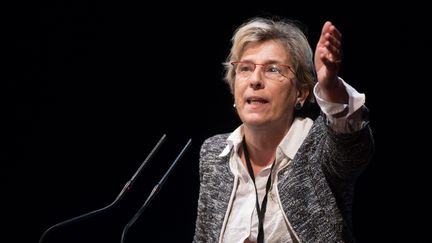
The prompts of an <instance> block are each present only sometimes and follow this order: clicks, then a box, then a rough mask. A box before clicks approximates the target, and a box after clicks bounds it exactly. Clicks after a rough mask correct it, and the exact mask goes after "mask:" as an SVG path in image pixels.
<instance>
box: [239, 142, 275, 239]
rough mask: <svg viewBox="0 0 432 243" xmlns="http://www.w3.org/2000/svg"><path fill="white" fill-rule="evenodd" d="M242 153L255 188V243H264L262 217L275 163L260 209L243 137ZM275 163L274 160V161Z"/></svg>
mask: <svg viewBox="0 0 432 243" xmlns="http://www.w3.org/2000/svg"><path fill="white" fill-rule="evenodd" d="M243 152H244V156H245V160H246V165H247V168H248V171H249V175H250V177H251V178H252V181H253V183H254V186H255V196H256V204H255V206H256V210H257V214H258V236H257V243H263V242H264V215H265V212H266V209H267V194H268V192H269V190H270V186H271V175H272V171H273V166H274V164H275V162H274V161H273V163H272V166H271V169H270V174H269V176H268V179H267V184H266V193H265V195H264V198H263V201H262V204H261V208H260V206H259V200H258V191H257V187H256V184H255V176H254V172H253V169H252V164H251V162H250V157H249V151H248V150H247V146H246V138H245V137H243ZM275 161H276V159H275Z"/></svg>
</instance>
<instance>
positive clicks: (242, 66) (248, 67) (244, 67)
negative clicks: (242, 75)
mask: <svg viewBox="0 0 432 243" xmlns="http://www.w3.org/2000/svg"><path fill="white" fill-rule="evenodd" d="M253 70H254V65H253V64H250V63H239V64H238V66H237V71H238V72H253Z"/></svg>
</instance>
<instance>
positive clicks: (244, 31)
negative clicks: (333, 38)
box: [224, 18, 316, 102]
mask: <svg viewBox="0 0 432 243" xmlns="http://www.w3.org/2000/svg"><path fill="white" fill-rule="evenodd" d="M267 40H277V41H278V42H279V43H281V44H282V45H283V46H284V47H285V49H286V50H287V52H288V53H289V54H290V55H291V61H292V68H293V69H294V73H295V74H296V79H295V80H296V84H297V86H298V87H299V88H300V89H303V88H305V89H308V90H309V91H310V92H309V97H308V101H310V102H314V98H313V95H312V94H313V92H312V89H313V86H314V85H315V83H316V71H315V66H314V63H313V52H312V48H311V47H310V45H309V42H308V40H307V38H306V36H305V34H304V32H303V31H302V29H301V28H300V26H299V23H298V22H295V21H293V20H288V19H281V20H273V19H268V18H253V19H251V20H249V21H247V22H246V23H244V24H243V25H241V26H240V27H239V28H238V29H237V30H236V31H235V32H234V35H233V37H232V39H231V42H232V47H231V52H230V54H229V55H228V57H227V59H226V61H225V63H224V67H225V81H226V82H227V83H228V85H229V87H230V89H231V93H234V82H235V70H234V68H233V66H232V65H231V62H233V61H238V60H240V58H241V56H242V54H243V52H244V49H245V47H246V45H247V44H249V43H254V42H258V43H259V42H264V41H267Z"/></svg>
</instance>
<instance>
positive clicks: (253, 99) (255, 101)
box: [246, 97, 269, 105]
mask: <svg viewBox="0 0 432 243" xmlns="http://www.w3.org/2000/svg"><path fill="white" fill-rule="evenodd" d="M246 102H247V103H248V104H249V105H255V104H256V105H262V104H267V103H269V101H268V100H266V99H264V98H261V97H249V98H247V99H246Z"/></svg>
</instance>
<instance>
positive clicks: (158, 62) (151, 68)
mask: <svg viewBox="0 0 432 243" xmlns="http://www.w3.org/2000/svg"><path fill="white" fill-rule="evenodd" d="M152 5H153V6H152ZM333 8H338V9H333ZM423 9H424V8H422V7H421V6H420V7H419V6H414V4H413V5H412V7H409V6H407V5H405V4H404V5H402V4H401V5H398V6H396V5H392V6H387V7H383V8H378V7H377V6H375V5H374V4H372V3H369V4H366V3H362V4H359V3H355V2H354V3H351V4H349V6H348V5H337V4H334V3H329V2H326V3H325V4H324V3H323V4H318V5H313V4H312V3H305V4H294V3H291V2H282V3H281V2H273V3H264V2H261V4H252V2H244V3H242V4H241V5H240V6H236V7H235V8H234V7H233V6H232V5H224V4H222V3H217V4H211V3H200V4H186V3H182V4H178V5H175V4H171V3H168V2H160V3H153V4H149V3H148V4H144V3H141V4H138V3H123V2H121V3H120V2H117V3H106V2H90V1H88V2H86V1H69V2H66V1H64V2H62V1H52V2H44V3H31V4H30V3H15V4H13V6H11V7H10V8H5V11H6V12H7V13H6V19H5V22H4V29H3V31H4V33H5V34H4V38H5V39H6V40H7V44H5V45H4V46H3V47H4V49H5V50H6V55H5V57H6V58H5V61H6V63H4V68H5V71H6V72H5V73H6V78H5V81H6V82H5V83H6V92H5V95H4V97H6V102H5V104H6V105H7V106H6V108H5V109H4V111H6V112H5V113H3V114H5V115H4V117H5V118H6V119H5V120H6V125H5V126H4V128H5V129H4V134H6V136H4V137H6V140H7V141H6V146H5V148H6V151H5V152H4V153H3V152H2V159H4V161H5V162H4V163H1V185H2V188H3V189H2V191H3V192H2V194H3V196H2V197H1V203H2V207H1V210H2V211H1V215H2V216H1V221H2V225H3V226H2V228H1V231H2V234H1V235H2V237H3V238H4V239H8V240H5V241H4V240H0V241H1V242H37V241H38V239H39V237H40V236H41V234H42V232H44V230H45V229H47V228H48V227H49V226H51V225H53V224H55V223H57V222H60V221H62V220H65V219H68V218H71V217H74V216H77V215H79V214H81V213H85V212H88V211H91V210H94V209H98V208H101V207H103V206H105V205H108V204H109V203H110V202H112V201H113V200H114V198H115V197H116V196H117V194H118V193H119V192H120V190H121V189H122V187H123V185H124V184H125V183H126V181H128V180H129V179H130V177H131V176H132V175H133V173H134V172H135V171H136V169H137V168H138V167H139V166H140V164H141V162H142V161H143V160H144V158H145V157H146V155H147V154H148V153H149V151H150V150H151V149H152V148H153V146H154V145H155V144H156V142H157V141H158V140H159V138H160V137H161V136H162V135H163V134H166V135H167V141H166V142H165V143H164V145H163V146H162V147H161V149H160V150H159V152H158V154H157V155H156V156H155V157H154V158H153V160H152V161H151V162H150V163H149V165H148V167H147V168H146V170H145V171H144V172H143V173H142V174H141V175H140V176H139V177H138V180H137V182H136V184H135V185H134V187H133V188H132V190H131V191H130V192H129V193H128V194H127V195H126V197H125V198H124V200H122V201H121V202H120V203H119V204H118V206H117V207H115V208H114V209H112V210H110V211H109V212H106V213H104V214H101V215H98V216H96V217H93V218H90V219H87V220H85V221H81V222H78V223H75V224H72V225H68V226H65V227H63V228H59V229H57V230H55V231H53V232H52V233H51V234H50V235H48V237H47V238H46V242H120V235H121V232H122V229H123V226H124V225H125V224H126V223H127V222H128V220H129V219H130V218H131V217H132V216H133V214H134V213H135V212H136V211H137V210H138V209H139V208H140V206H141V205H142V204H143V202H144V201H145V199H146V197H147V195H148V194H149V193H150V191H151V189H152V188H153V186H154V185H155V184H156V183H157V182H158V180H159V179H160V178H161V176H162V175H163V174H164V172H165V171H166V170H167V169H168V167H169V166H170V165H171V162H172V161H173V160H174V158H175V157H176V156H177V154H178V153H179V152H180V150H181V148H182V147H183V146H184V144H185V143H186V141H187V140H188V139H189V138H192V140H193V141H192V146H191V148H190V149H189V150H188V152H187V153H186V154H185V156H184V157H183V158H182V160H180V162H179V163H178V165H177V166H176V168H175V169H174V170H173V172H172V174H171V175H170V177H169V178H168V179H167V181H166V183H165V185H164V186H163V188H162V189H161V191H160V192H159V194H158V195H157V197H156V198H155V199H154V200H153V201H152V202H151V204H150V205H149V206H148V208H147V209H146V210H145V211H144V213H143V214H142V215H141V217H140V218H139V219H138V220H137V221H136V223H135V224H134V225H133V226H132V227H131V228H130V230H129V233H128V235H127V240H126V242H130V243H132V242H191V241H192V237H193V232H194V223H195V222H194V221H195V217H196V201H197V198H198V153H199V148H200V145H201V143H202V142H203V140H204V139H205V138H207V137H209V136H211V135H213V134H217V133H225V132H230V131H232V130H233V129H235V128H236V127H237V126H238V125H239V120H238V119H237V117H236V116H235V114H234V112H233V108H232V98H231V95H230V93H229V91H228V88H227V87H226V86H225V84H224V83H223V81H222V65H221V63H222V62H223V61H224V59H225V57H226V55H227V54H228V51H229V49H228V48H229V41H230V37H231V34H232V33H233V31H234V29H235V28H236V27H237V26H238V25H239V24H240V23H242V22H243V21H244V20H246V19H247V18H250V17H253V16H257V15H261V16H268V15H279V16H283V17H288V18H293V19H297V20H300V21H302V22H303V23H304V24H305V25H306V26H308V36H309V39H310V43H311V45H312V46H313V47H315V44H316V42H317V40H318V36H319V33H320V30H321V27H322V24H323V23H324V21H325V20H331V21H333V22H334V24H336V26H337V27H338V28H339V29H340V31H341V32H342V34H343V46H344V52H345V59H344V64H343V65H344V66H343V67H342V71H341V76H342V77H343V78H344V79H345V80H346V81H347V82H349V83H350V84H352V85H353V86H354V87H356V88H357V89H358V90H359V91H360V92H365V93H366V95H367V99H366V105H367V106H368V107H369V108H370V110H371V121H372V123H371V124H372V128H373V130H374V135H375V139H376V148H377V150H376V154H375V156H374V158H373V161H372V163H371V164H370V166H369V167H368V168H367V170H366V171H365V173H364V174H363V175H362V176H361V177H360V179H359V181H358V184H357V187H356V195H355V202H354V221H355V224H354V227H355V233H356V235H357V238H358V239H359V241H360V242H381V241H399V240H400V241H403V240H409V241H411V240H413V239H419V238H420V235H421V233H422V232H423V231H424V230H423V228H422V227H418V226H417V225H416V224H415V221H414V218H413V216H420V217H422V216H425V215H424V214H425V213H426V212H427V210H426V208H427V207H426V205H427V204H426V203H425V202H424V201H423V200H422V199H423V198H424V195H425V194H424V192H425V190H423V188H422V187H419V186H420V185H426V183H425V182H426V178H427V176H426V175H427V174H426V173H427V171H425V170H422V169H420V168H421V167H420V165H421V164H424V163H425V159H424V157H422V156H421V155H420V154H421V151H423V149H424V148H423V147H422V146H421V145H417V144H416V143H415V142H414V141H416V139H414V137H415V136H419V135H420V136H423V138H426V139H427V138H428V137H427V136H426V135H424V133H422V132H423V131H424V132H427V130H426V129H424V130H423V129H421V127H422V124H424V120H426V119H423V122H421V121H422V119H418V118H416V117H417V116H418V115H419V114H420V115H424V114H427V109H423V108H424V107H423V104H427V100H428V97H427V95H422V94H421V92H420V91H422V86H423V83H426V81H427V80H428V79H429V81H430V75H426V71H427V68H428V67H429V66H430V65H427V63H428V62H427V61H421V59H422V58H427V57H428V54H430V47H429V46H427V43H429V42H430V40H431V39H430V37H428V36H427V34H426V33H425V32H426V29H427V28H426V26H427V24H426V23H427V22H428V19H429V16H426V15H425V13H424V11H423ZM408 16H410V17H408ZM429 56H430V55H429ZM429 64H430V62H429ZM420 108H422V109H420ZM420 112H421V113H420ZM426 121H427V120H426ZM418 131H422V132H420V133H419V132H418ZM423 144H424V143H423ZM421 192H423V193H421Z"/></svg>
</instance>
